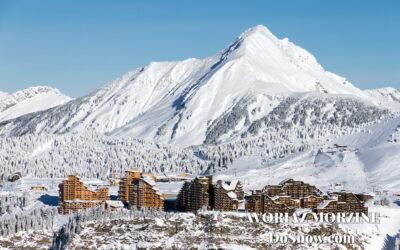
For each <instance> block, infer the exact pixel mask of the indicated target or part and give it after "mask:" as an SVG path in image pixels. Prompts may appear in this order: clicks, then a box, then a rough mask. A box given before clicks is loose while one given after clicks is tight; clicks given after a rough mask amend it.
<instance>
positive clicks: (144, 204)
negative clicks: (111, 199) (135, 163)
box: [118, 170, 164, 209]
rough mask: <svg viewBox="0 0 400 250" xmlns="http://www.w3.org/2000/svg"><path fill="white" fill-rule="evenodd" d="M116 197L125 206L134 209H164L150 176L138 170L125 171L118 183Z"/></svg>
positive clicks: (161, 198) (161, 199) (160, 196)
mask: <svg viewBox="0 0 400 250" xmlns="http://www.w3.org/2000/svg"><path fill="white" fill-rule="evenodd" d="M118 197H119V200H121V201H122V202H123V203H124V204H125V205H127V206H129V207H136V208H156V209H163V208H164V201H163V200H164V199H163V197H162V195H161V194H160V192H159V191H158V189H157V187H156V183H155V181H154V179H153V178H151V176H150V175H146V174H143V173H141V172H140V171H138V170H133V171H126V175H125V177H124V178H122V179H121V181H120V182H119V190H118Z"/></svg>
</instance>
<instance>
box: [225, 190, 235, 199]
mask: <svg viewBox="0 0 400 250" xmlns="http://www.w3.org/2000/svg"><path fill="white" fill-rule="evenodd" d="M227 194H228V196H229V198H231V199H234V200H236V199H237V195H236V193H235V192H233V191H230V192H228V193H227Z"/></svg>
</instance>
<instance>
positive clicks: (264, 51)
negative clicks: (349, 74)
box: [0, 25, 374, 146]
mask: <svg viewBox="0 0 400 250" xmlns="http://www.w3.org/2000/svg"><path fill="white" fill-rule="evenodd" d="M304 92H314V93H316V94H317V95H321V93H322V94H323V95H321V96H322V97H321V98H328V97H329V96H330V95H332V94H334V95H335V94H336V95H347V96H349V98H351V97H354V96H356V97H360V98H362V99H364V100H374V99H373V98H371V97H370V95H368V94H367V93H366V92H364V91H362V90H360V89H358V88H356V87H354V86H353V85H352V84H351V83H349V82H347V81H346V79H345V78H343V77H340V76H337V75H335V74H333V73H330V72H327V71H325V70H324V69H323V68H322V66H321V65H319V64H318V62H317V60H316V59H315V57H314V56H312V55H311V54H310V53H309V52H307V51H306V50H304V49H302V48H300V47H299V46H297V45H295V44H294V43H292V42H290V41H289V39H287V38H284V39H279V38H277V37H276V36H274V35H273V34H272V33H271V32H270V31H269V30H268V29H267V28H266V27H265V26H262V25H258V26H255V27H253V28H250V29H248V30H247V31H245V32H244V33H242V34H241V35H240V36H239V37H238V38H236V39H235V41H234V42H233V43H231V44H230V45H229V46H228V47H227V48H226V49H224V50H222V51H221V52H219V53H216V54H215V55H213V56H210V57H208V58H205V59H193V58H191V59H187V60H183V61H170V62H168V61H167V62H153V63H150V64H148V65H147V66H145V67H141V68H138V69H136V70H133V71H131V72H128V73H126V74H124V75H123V76H121V77H120V78H118V79H116V80H114V81H113V82H111V83H110V84H108V85H106V86H105V87H103V88H101V89H99V90H97V91H95V92H93V93H91V94H89V95H87V96H84V97H82V98H79V99H76V100H74V101H71V102H69V103H67V104H65V105H61V106H58V107H55V108H52V109H50V110H48V111H44V112H40V113H37V114H33V115H27V116H24V117H20V118H19V119H16V120H13V121H10V122H7V123H3V124H1V125H0V134H12V135H20V134H26V133H67V132H71V131H85V130H91V131H96V132H99V133H104V134H109V135H121V136H132V137H138V138H147V139H155V140H156V141H158V142H166V143H174V144H176V145H180V146H190V145H195V144H201V143H203V142H204V141H207V140H208V141H210V142H214V141H223V140H225V139H226V138H229V139H235V138H237V137H238V136H241V135H242V134H246V130H247V129H250V126H252V127H251V129H252V131H256V130H257V131H258V130H259V129H258V128H259V127H260V126H261V127H262V126H264V125H263V124H266V123H265V122H264V120H266V119H267V120H268V119H269V118H268V117H269V116H268V114H269V113H270V112H274V110H275V108H277V109H278V110H275V112H278V111H279V110H280V109H285V108H287V107H289V106H290V107H293V108H294V109H296V108H297V106H298V105H297V106H296V105H294V104H292V101H295V99H293V98H289V97H290V96H292V95H293V94H295V93H304ZM325 94H326V95H325ZM286 98H289V99H287V100H286ZM307 98H309V99H310V101H309V102H305V103H307V104H309V107H310V109H309V110H312V109H313V108H315V107H317V108H322V109H324V107H320V106H318V105H319V104H320V103H321V102H320V101H319V100H315V99H313V98H311V96H308V97H307ZM343 98H344V97H343ZM285 100H286V101H285ZM346 100H347V99H346ZM284 101H285V102H284ZM314 101H315V102H316V103H317V104H316V105H314V103H312V102H314ZM281 103H282V105H281ZM322 103H327V104H329V105H333V107H332V109H330V111H332V112H331V113H332V114H334V113H335V112H339V111H337V110H338V109H341V107H342V106H343V105H342V103H343V102H340V101H336V100H333V101H332V100H328V101H327V102H322ZM348 103H349V104H353V103H352V102H348ZM372 103H373V101H372V102H371V105H373V104H372ZM335 104H337V105H338V106H335ZM285 105H286V106H285ZM321 105H322V104H321ZM354 105H358V102H356V104H354ZM358 106H360V109H361V108H363V107H361V106H362V105H358ZM297 109H299V108H297ZM307 112H308V110H307ZM278 113H279V112H278ZM320 113H321V112H320ZM340 114H342V113H340ZM295 115H297V116H299V115H303V114H297V113H295ZM326 115H327V116H328V115H330V113H329V114H328V113H327V114H326ZM344 116H345V115H344ZM288 117H292V116H288ZM239 118H240V119H239ZM264 118H265V119H264ZM303 118H304V119H306V121H308V120H310V121H314V120H315V119H314V120H313V119H308V118H309V117H308V116H307V115H304V117H303ZM319 118H320V117H319V116H318V119H319ZM260 119H261V121H260V122H257V120H260ZM321 119H322V118H321ZM226 121H229V124H230V126H226ZM318 121H319V120H318ZM267 122H269V120H268V121H267ZM28 124H29V126H28ZM251 124H254V125H251ZM233 125H234V127H232V126H233ZM259 125H260V126H259ZM256 128H257V129H256ZM228 130H229V131H228ZM261 130H262V129H261ZM261 130H260V131H261ZM232 132H234V133H233V134H232Z"/></svg>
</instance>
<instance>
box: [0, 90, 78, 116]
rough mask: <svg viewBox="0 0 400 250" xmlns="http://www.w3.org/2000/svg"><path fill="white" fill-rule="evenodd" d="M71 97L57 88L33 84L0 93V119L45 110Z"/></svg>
mask: <svg viewBox="0 0 400 250" xmlns="http://www.w3.org/2000/svg"><path fill="white" fill-rule="evenodd" d="M70 100H71V98H70V97H68V96H66V95H64V94H62V93H61V92H60V91H59V90H58V89H56V88H52V87H48V86H35V87H30V88H27V89H23V90H19V91H17V92H15V93H13V94H8V93H4V92H2V93H0V121H3V120H8V119H13V118H16V117H18V116H21V115H24V114H28V113H32V112H37V111H41V110H46V109H49V108H52V107H54V106H57V105H60V104H64V103H66V102H68V101H70Z"/></svg>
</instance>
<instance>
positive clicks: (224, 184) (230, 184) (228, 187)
mask: <svg viewBox="0 0 400 250" xmlns="http://www.w3.org/2000/svg"><path fill="white" fill-rule="evenodd" d="M238 183H239V181H238V180H235V181H231V182H227V181H221V187H222V188H223V189H225V190H226V191H233V190H235V189H236V186H237V184H238Z"/></svg>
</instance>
